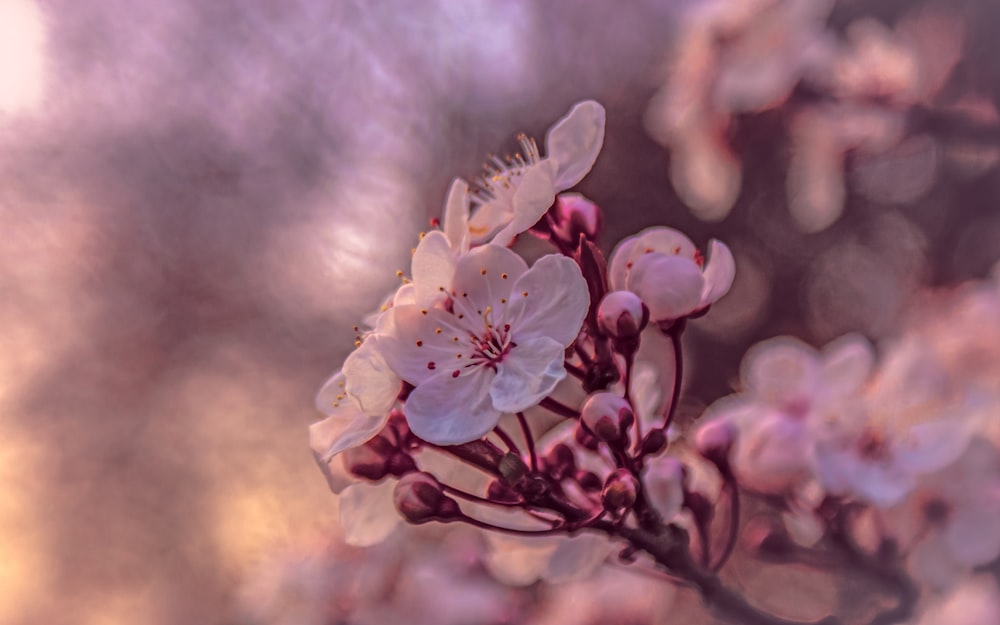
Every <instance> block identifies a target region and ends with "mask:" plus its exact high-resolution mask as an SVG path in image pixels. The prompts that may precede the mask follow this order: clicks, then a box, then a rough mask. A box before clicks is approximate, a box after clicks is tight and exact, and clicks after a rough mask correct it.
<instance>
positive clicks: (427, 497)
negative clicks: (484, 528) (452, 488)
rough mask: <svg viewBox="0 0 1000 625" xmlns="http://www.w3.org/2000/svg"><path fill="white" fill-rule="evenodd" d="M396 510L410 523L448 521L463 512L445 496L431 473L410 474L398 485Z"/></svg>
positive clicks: (394, 500) (394, 499)
mask: <svg viewBox="0 0 1000 625" xmlns="http://www.w3.org/2000/svg"><path fill="white" fill-rule="evenodd" d="M393 503H395V505H396V510H398V511H399V513H400V514H401V515H402V517H403V518H404V519H406V520H407V522H409V523H413V524H415V525H416V524H420V523H427V522H428V521H447V520H450V519H453V518H455V517H457V516H459V515H460V514H461V513H462V511H461V509H459V507H458V504H457V503H456V502H455V500H454V499H452V498H450V497H448V496H447V495H445V494H444V488H443V487H442V486H441V483H440V482H438V481H437V479H436V478H435V477H434V476H433V475H431V474H430V473H423V472H418V473H408V474H406V475H404V476H403V477H402V478H401V479H400V480H399V482H398V483H397V484H396V489H395V491H393Z"/></svg>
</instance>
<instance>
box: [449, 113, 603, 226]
mask: <svg viewBox="0 0 1000 625" xmlns="http://www.w3.org/2000/svg"><path fill="white" fill-rule="evenodd" d="M520 141H521V150H522V152H523V153H521V154H518V155H516V156H515V157H513V158H511V159H509V160H508V161H506V162H505V161H503V160H501V159H500V158H497V157H493V162H492V163H490V164H488V165H487V171H486V173H485V174H484V175H483V176H482V177H481V178H480V179H479V180H477V181H476V182H475V184H476V186H477V189H476V192H474V193H473V195H472V203H473V204H474V205H475V206H474V208H473V212H472V215H471V217H470V218H469V231H470V233H471V234H472V238H473V240H474V241H475V242H482V241H485V240H486V239H488V238H490V236H491V235H492V240H491V242H492V243H494V244H497V245H508V244H509V243H510V242H511V241H512V240H513V239H514V237H515V236H517V235H518V234H520V233H522V232H524V231H525V230H527V229H528V228H530V227H531V226H533V225H535V223H537V222H538V220H539V219H541V218H542V216H543V215H544V214H545V211H546V210H548V208H549V206H551V205H552V202H553V200H554V199H555V195H556V193H558V192H560V191H565V190H566V189H569V188H570V187H573V186H574V185H576V184H577V183H578V182H580V180H582V179H583V177H584V176H586V175H587V172H589V171H590V169H591V168H592V167H593V166H594V162H595V161H596V160H597V155H598V154H599V153H600V151H601V147H602V146H603V145H604V107H602V106H601V105H600V104H598V103H597V102H594V101H593V100H586V101H584V102H580V103H578V104H576V105H575V106H573V108H572V109H570V111H569V113H567V114H566V116H565V117H563V118H562V119H560V120H559V121H557V122H556V123H555V125H553V126H552V127H551V128H550V129H549V131H548V133H547V134H546V136H545V156H544V157H543V156H542V155H541V153H539V151H538V146H537V145H536V144H535V140H534V139H530V138H528V137H525V136H523V135H522V136H521V138H520Z"/></svg>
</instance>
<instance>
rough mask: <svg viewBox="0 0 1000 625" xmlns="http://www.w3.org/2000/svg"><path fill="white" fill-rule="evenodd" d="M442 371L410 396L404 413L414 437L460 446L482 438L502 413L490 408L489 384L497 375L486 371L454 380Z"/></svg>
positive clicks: (449, 372) (479, 369)
mask: <svg viewBox="0 0 1000 625" xmlns="http://www.w3.org/2000/svg"><path fill="white" fill-rule="evenodd" d="M453 371H458V369H455V370H451V369H448V370H444V371H440V372H438V373H437V374H436V375H434V376H433V377H431V378H428V379H427V380H425V381H424V382H423V383H421V384H420V385H419V386H417V388H415V389H414V390H413V392H412V393H410V396H409V398H408V399H407V400H406V405H405V406H404V408H403V410H404V412H405V413H406V421H407V422H408V423H409V424H410V429H411V430H413V433H414V434H416V435H417V436H419V437H420V438H422V439H424V440H425V441H427V442H429V443H434V444H435V445H459V444H461V443H467V442H469V441H473V440H476V439H477V438H480V437H482V436H485V435H486V434H487V433H488V432H489V431H490V430H492V429H493V428H494V427H496V424H497V421H499V420H500V415H501V412H500V410H497V409H496V408H494V407H493V402H492V400H491V398H490V384H491V383H492V382H493V379H494V377H496V375H495V374H494V373H493V371H491V370H490V369H487V368H485V367H474V368H470V369H469V370H466V371H463V372H462V373H464V375H459V376H458V377H453V375H452V374H453Z"/></svg>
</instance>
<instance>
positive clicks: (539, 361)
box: [490, 336, 566, 425]
mask: <svg viewBox="0 0 1000 625" xmlns="http://www.w3.org/2000/svg"><path fill="white" fill-rule="evenodd" d="M564 353H565V349H564V348H563V346H562V345H561V344H559V343H558V342H556V341H554V340H552V339H550V338H548V337H544V336H543V337H537V338H531V339H528V340H525V341H523V342H520V343H518V344H517V347H514V348H513V349H511V350H510V353H508V354H507V357H506V358H504V360H503V362H501V363H500V364H499V366H498V367H497V375H496V378H494V379H493V384H492V386H491V387H490V396H491V397H492V398H493V406H494V407H495V408H496V409H497V410H500V411H502V412H520V411H522V410H526V409H528V408H530V407H532V406H534V405H536V404H538V402H540V401H541V400H542V399H543V398H544V397H546V396H547V395H548V394H549V393H551V392H552V390H553V389H555V387H556V384H558V383H559V381H560V380H562V379H563V378H564V377H566V368H565V367H564V366H563V359H564ZM495 424H496V422H494V425H495Z"/></svg>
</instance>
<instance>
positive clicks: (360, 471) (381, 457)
mask: <svg viewBox="0 0 1000 625" xmlns="http://www.w3.org/2000/svg"><path fill="white" fill-rule="evenodd" d="M397 453H398V452H397V450H396V449H395V448H394V447H393V445H392V443H390V442H389V441H388V440H387V439H386V438H385V437H384V436H382V435H381V434H380V435H378V436H376V437H375V438H373V439H371V440H370V441H368V442H367V443H365V444H364V445H359V446H357V447H351V448H349V449H347V450H345V451H344V466H345V467H347V470H348V471H349V472H350V473H351V475H354V476H356V477H360V478H364V479H366V480H371V481H373V482H377V481H379V480H381V479H382V478H384V477H385V476H387V475H389V474H390V472H391V471H390V467H389V459H390V458H391V457H392V456H394V455H396V454H397Z"/></svg>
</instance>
